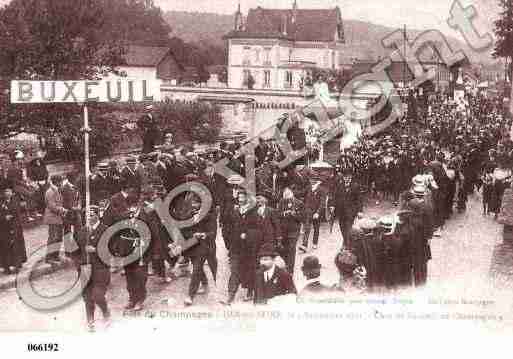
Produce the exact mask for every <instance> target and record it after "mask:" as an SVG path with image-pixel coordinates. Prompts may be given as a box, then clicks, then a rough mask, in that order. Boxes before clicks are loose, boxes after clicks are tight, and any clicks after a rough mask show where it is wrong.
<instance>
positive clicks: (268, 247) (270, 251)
mask: <svg viewBox="0 0 513 359" xmlns="http://www.w3.org/2000/svg"><path fill="white" fill-rule="evenodd" d="M258 256H259V257H272V258H274V257H277V256H278V253H277V252H276V250H275V249H274V246H273V245H272V244H264V245H263V246H262V247H261V248H260V251H258Z"/></svg>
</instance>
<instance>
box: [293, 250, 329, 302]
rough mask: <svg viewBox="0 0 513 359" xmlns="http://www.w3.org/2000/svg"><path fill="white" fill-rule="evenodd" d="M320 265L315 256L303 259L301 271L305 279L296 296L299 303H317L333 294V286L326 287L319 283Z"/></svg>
mask: <svg viewBox="0 0 513 359" xmlns="http://www.w3.org/2000/svg"><path fill="white" fill-rule="evenodd" d="M321 267H322V266H321V263H320V262H319V258H317V257H316V256H308V257H306V258H305V259H303V266H302V267H301V270H302V272H303V275H304V276H305V277H306V280H307V283H306V286H305V287H304V288H303V290H301V292H300V293H299V295H298V302H299V303H308V302H316V301H317V302H318V301H321V300H322V299H328V298H329V297H330V296H331V295H332V294H334V292H335V289H334V286H327V285H325V284H322V283H321V281H320V277H321Z"/></svg>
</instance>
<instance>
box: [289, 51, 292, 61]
mask: <svg viewBox="0 0 513 359" xmlns="http://www.w3.org/2000/svg"><path fill="white" fill-rule="evenodd" d="M289 61H292V49H289Z"/></svg>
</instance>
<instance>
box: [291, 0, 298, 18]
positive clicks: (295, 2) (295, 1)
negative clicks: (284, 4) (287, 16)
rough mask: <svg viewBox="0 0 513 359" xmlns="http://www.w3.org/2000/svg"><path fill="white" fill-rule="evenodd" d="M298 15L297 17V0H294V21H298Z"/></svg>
mask: <svg viewBox="0 0 513 359" xmlns="http://www.w3.org/2000/svg"><path fill="white" fill-rule="evenodd" d="M296 17H297V0H294V3H293V4H292V23H293V24H295V23H296Z"/></svg>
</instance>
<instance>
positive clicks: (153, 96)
mask: <svg viewBox="0 0 513 359" xmlns="http://www.w3.org/2000/svg"><path fill="white" fill-rule="evenodd" d="M158 83H159V81H147V80H129V79H124V80H113V81H108V80H103V81H12V82H11V103H87V102H153V101H158V100H159V99H160V86H159V84H158Z"/></svg>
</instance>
